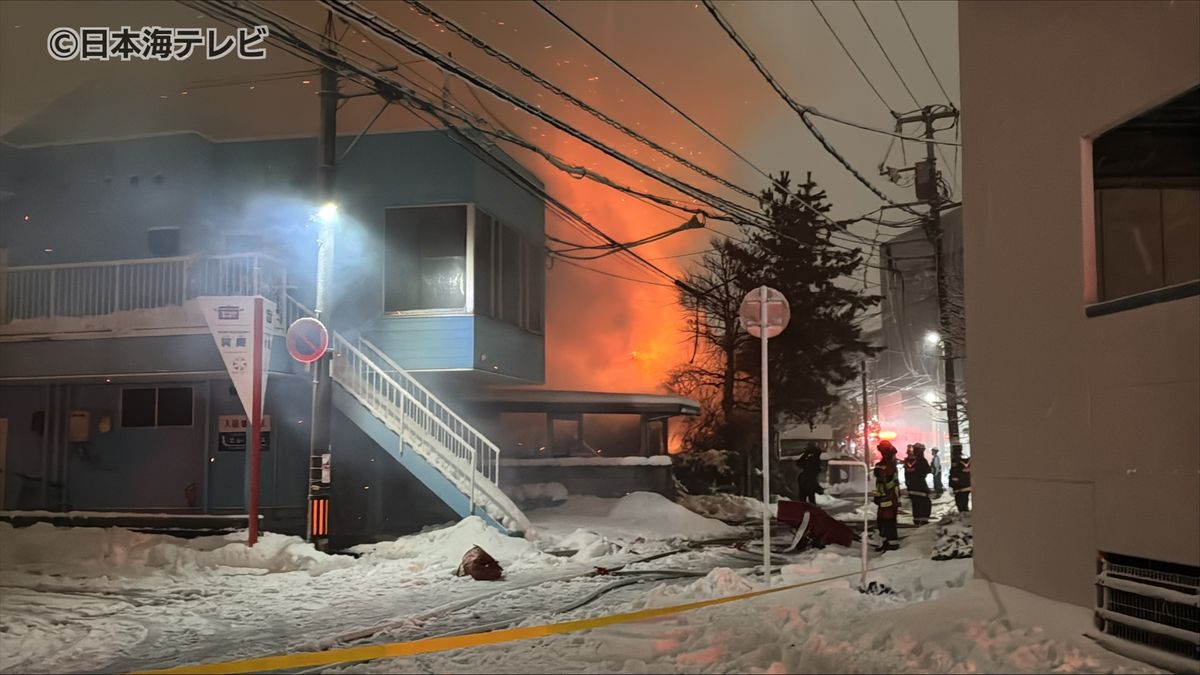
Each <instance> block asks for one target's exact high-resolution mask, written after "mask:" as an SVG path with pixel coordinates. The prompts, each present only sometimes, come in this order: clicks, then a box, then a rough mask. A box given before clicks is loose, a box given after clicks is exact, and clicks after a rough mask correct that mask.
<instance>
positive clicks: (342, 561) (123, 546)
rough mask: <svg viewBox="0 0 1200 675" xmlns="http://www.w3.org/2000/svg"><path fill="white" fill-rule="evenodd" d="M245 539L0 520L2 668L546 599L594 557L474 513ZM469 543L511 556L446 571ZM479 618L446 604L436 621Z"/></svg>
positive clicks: (566, 588) (565, 590)
mask: <svg viewBox="0 0 1200 675" xmlns="http://www.w3.org/2000/svg"><path fill="white" fill-rule="evenodd" d="M244 541H245V532H241V533H236V534H232V535H228V536H220V537H202V538H198V539H190V540H183V539H177V538H174V537H168V536H163V535H153V534H139V533H135V532H130V531H128V530H123V529H119V528H64V527H53V526H50V525H35V526H31V527H28V528H13V527H12V526H10V525H7V524H0V589H2V590H0V672H6V673H7V672H70V671H115V672H128V671H134V670H146V669H151V668H156V667H165V666H169V665H176V664H187V663H201V662H207V661H218V660H226V659H232V658H242V657H253V656H265V655H269V654H272V653H277V652H278V651H288V650H300V649H311V648H315V646H316V645H317V644H319V643H320V642H321V641H322V640H325V639H327V638H329V637H331V636H337V635H340V634H344V633H348V632H352V631H358V630H361V629H363V628H367V627H371V626H376V625H381V624H388V623H396V622H400V621H403V620H404V619H405V618H406V617H412V616H416V615H419V614H421V613H423V612H428V611H429V610H431V609H433V608H438V607H445V606H447V605H449V604H450V603H455V602H457V603H464V602H467V603H469V602H470V601H474V600H478V599H480V598H482V597H485V596H498V597H497V600H496V602H495V604H493V608H494V611H503V609H504V604H503V603H504V602H509V601H511V599H510V600H505V598H504V595H503V594H504V593H505V592H507V591H510V590H512V589H517V588H520V587H528V586H530V585H533V584H539V583H541V584H543V585H540V586H538V588H539V593H540V594H541V596H542V597H543V598H544V599H545V601H548V602H555V601H558V599H559V598H564V599H569V598H571V597H576V596H577V595H578V594H579V593H580V591H579V590H578V589H579V588H580V586H579V585H578V584H571V583H567V582H566V581H550V582H547V580H554V579H563V578H564V577H567V576H570V575H573V574H581V573H585V572H587V571H589V570H591V569H592V568H591V566H590V565H588V564H581V563H573V562H571V561H563V560H560V559H558V558H555V557H553V556H549V555H547V554H544V553H541V552H539V551H537V550H535V549H534V548H533V546H532V545H531V544H530V543H529V542H527V541H524V540H521V539H512V538H508V537H502V536H500V535H498V534H496V533H495V532H494V531H493V530H489V529H487V528H485V527H483V526H482V522H481V521H479V519H477V518H476V519H468V520H466V521H464V522H462V523H458V524H457V525H454V526H453V527H449V528H444V529H441V530H437V531H432V532H425V533H422V534H418V535H414V536H412V537H406V538H402V539H401V540H400V541H399V542H397V543H393V544H391V545H388V544H382V545H376V547H375V549H374V550H372V551H370V552H368V554H367V555H364V556H363V557H362V558H360V559H358V560H355V559H354V558H353V557H350V556H330V555H326V554H324V553H321V552H319V551H316V550H315V549H313V548H312V546H310V545H309V544H306V543H304V542H302V541H301V540H299V539H297V538H294V537H285V536H283V535H277V534H271V533H267V534H264V535H263V536H262V537H261V538H260V539H259V543H258V544H257V545H256V546H255V547H254V548H253V549H247V548H246V546H245V545H244ZM476 543H478V544H480V545H481V546H484V547H486V548H487V549H488V550H489V551H490V552H492V553H493V554H494V555H496V556H497V557H498V558H499V559H501V560H502V561H505V562H506V563H507V564H508V565H507V567H506V570H505V572H506V574H505V579H504V580H503V581H500V582H490V583H484V582H475V581H473V580H471V579H470V578H460V577H454V576H453V574H452V572H453V570H454V569H455V567H457V565H458V562H459V561H460V560H461V558H462V555H463V554H464V553H466V551H467V550H468V549H469V548H470V547H471V546H472V545H474V544H476ZM459 549H461V550H459ZM589 588H590V587H589ZM516 594H517V593H516V592H515V591H514V592H513V593H512V594H510V596H509V597H510V598H511V595H516ZM564 601H565V600H564ZM477 622H478V619H477V618H476V617H473V616H472V615H471V614H470V613H469V612H458V613H453V612H447V616H446V617H445V618H443V619H442V620H441V623H439V624H438V627H439V629H446V630H449V629H452V628H453V629H462V628H463V627H465V626H470V625H474V624H475V623H477ZM418 628H419V627H418ZM401 634H403V632H401Z"/></svg>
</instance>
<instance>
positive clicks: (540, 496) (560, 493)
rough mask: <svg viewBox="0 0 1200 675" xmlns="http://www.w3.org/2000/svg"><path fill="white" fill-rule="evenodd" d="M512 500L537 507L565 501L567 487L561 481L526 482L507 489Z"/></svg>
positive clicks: (522, 504) (530, 506)
mask: <svg viewBox="0 0 1200 675" xmlns="http://www.w3.org/2000/svg"><path fill="white" fill-rule="evenodd" d="M508 493H509V496H510V497H511V498H512V500H513V501H514V502H516V503H518V504H520V505H521V506H527V507H529V508H539V507H544V506H553V505H556V504H561V503H563V502H565V501H567V496H568V493H567V488H566V487H565V486H564V485H563V484H562V483H526V484H524V485H518V486H516V487H514V488H512V489H511V490H509V491H508Z"/></svg>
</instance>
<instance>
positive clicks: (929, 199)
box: [896, 106, 962, 452]
mask: <svg viewBox="0 0 1200 675" xmlns="http://www.w3.org/2000/svg"><path fill="white" fill-rule="evenodd" d="M939 108H944V106H939ZM941 119H954V120H957V119H958V110H956V109H954V108H945V109H939V110H935V109H934V107H932V106H926V107H924V108H922V109H921V110H920V111H919V112H917V113H914V114H912V115H902V116H900V117H898V118H897V119H896V122H897V124H898V125H901V126H903V125H904V124H908V123H915V122H920V123H922V124H924V125H925V138H926V142H925V161H923V162H918V163H917V165H916V167H914V169H915V172H916V180H915V184H916V190H917V199H918V200H920V201H922V202H924V203H925V204H927V205H928V206H929V213H928V214H927V215H926V217H925V224H924V229H925V236H926V238H927V239H929V243H931V244H933V261H934V268H935V273H936V274H937V299H938V325H939V330H940V332H941V341H940V342H941V345H942V364H943V368H944V373H945V376H944V380H945V387H946V418H947V419H946V421H947V430H948V432H949V435H950V451H951V452H954V451H955V450H959V451H961V450H962V440H961V438H960V437H959V433H958V386H957V383H956V382H955V372H954V359H955V358H957V355H956V354H955V347H956V346H957V344H956V343H957V336H956V333H955V330H954V326H953V325H952V319H951V316H950V307H949V300H948V293H947V290H948V282H947V280H946V261H945V252H944V251H943V247H942V239H943V236H942V235H943V233H942V211H941V209H942V202H943V201H945V200H944V199H943V198H942V194H941V191H940V190H939V189H938V177H939V176H938V170H937V156H936V154H935V149H936V144H935V143H934V142H933V140H934V136H933V134H934V131H935V129H934V127H933V124H934V122H936V121H938V120H941Z"/></svg>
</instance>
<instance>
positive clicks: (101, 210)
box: [0, 131, 545, 382]
mask: <svg viewBox="0 0 1200 675" xmlns="http://www.w3.org/2000/svg"><path fill="white" fill-rule="evenodd" d="M350 140H351V139H350V138H342V139H339V143H340V144H341V145H343V146H346V145H347V144H348V143H349V142H350ZM316 158H317V145H316V141H315V139H293V140H270V141H245V142H222V143H214V142H211V141H209V140H206V139H204V138H203V137H200V136H198V135H195V134H182V135H173V136H163V137H156V138H144V139H137V140H129V141H119V142H98V143H84V144H77V145H67V146H52V147H38V148H25V149H14V148H12V147H10V146H3V145H0V163H3V170H0V190H5V191H11V192H13V193H14V194H13V196H11V197H9V198H8V199H7V200H6V201H5V204H4V208H3V210H2V212H0V247H3V248H6V249H7V250H8V257H9V259H8V264H9V265H10V266H14V267H17V266H24V265H36V264H56V263H72V262H85V261H101V260H119V259H128V258H145V257H151V253H150V251H149V248H148V245H147V241H146V230H147V229H149V228H151V227H163V226H176V227H179V228H180V230H181V233H180V240H181V242H180V247H181V250H180V253H181V254H182V255H190V254H202V253H207V254H219V253H224V252H226V249H225V241H226V235H236V234H258V235H261V236H262V237H263V242H264V246H263V248H264V252H266V253H268V254H270V255H273V256H275V257H277V258H280V259H282V260H284V261H285V262H286V263H287V266H288V282H289V285H290V286H292V290H291V293H292V295H293V296H295V297H296V298H297V299H299V300H300V301H301V302H304V303H305V304H308V305H310V306H311V305H312V301H313V294H314V288H315V279H314V270H315V267H316V260H315V241H316V224H315V223H313V222H312V218H311V216H312V213H313V212H314V211H315V209H316V208H317V206H318V204H317V203H316V201H315V199H316V189H315V186H316V180H315V179H316V170H315V166H316V161H317V160H316ZM517 170H520V169H519V168H518V169H517ZM337 195H338V203H339V205H340V207H341V213H342V223H341V227H340V229H339V232H338V238H337V245H336V256H335V279H336V285H335V288H334V301H333V303H332V308H331V315H330V316H327V317H325V318H326V320H327V321H328V322H329V323H330V324H331V326H332V327H333V328H334V329H335V330H338V331H349V332H356V331H364V332H373V333H374V334H376V335H377V337H379V339H380V340H381V341H383V342H386V343H387V344H388V347H387V348H388V349H391V348H392V346H393V345H394V346H395V347H396V349H397V351H396V352H394V353H393V354H392V356H393V357H394V358H395V359H396V360H397V362H398V363H400V364H401V365H402V366H404V367H406V368H409V369H413V370H434V369H470V368H473V367H475V365H476V362H477V360H478V358H479V355H480V354H482V353H487V352H489V351H496V350H501V349H507V350H510V351H512V352H513V353H514V354H516V355H520V357H521V358H513V359H510V360H509V363H510V364H511V365H510V366H509V372H508V373H507V374H508V375H510V376H514V377H518V378H521V379H525V380H528V381H530V382H541V381H542V380H543V379H544V373H545V371H544V363H543V361H544V358H543V353H544V344H543V343H544V340H543V338H542V336H540V335H534V334H531V333H527V332H523V331H503V332H500V331H489V330H483V331H477V330H473V329H472V328H471V327H470V325H469V324H470V322H471V321H472V319H471V318H469V317H467V318H466V319H465V322H466V323H464V318H463V317H387V318H384V317H383V316H382V310H383V275H382V270H383V228H384V212H385V209H387V208H389V207H394V206H412V205H431V204H446V203H477V204H478V205H479V207H480V208H482V209H484V210H486V211H488V212H489V213H492V214H494V215H496V216H498V217H500V218H502V219H504V220H505V221H506V222H509V223H510V224H511V225H513V226H514V227H516V228H517V229H519V230H520V231H521V232H522V233H523V234H524V235H525V236H526V237H528V238H529V239H531V240H533V241H538V240H540V239H541V237H542V236H543V234H544V212H543V206H542V203H541V201H540V200H539V199H537V198H536V197H533V196H531V195H529V194H528V193H526V192H524V191H523V190H522V189H521V188H519V187H517V186H516V185H514V184H513V183H512V182H510V181H509V180H508V179H507V178H506V177H504V176H503V175H501V174H500V173H499V172H497V171H496V170H495V169H492V168H491V167H489V166H487V165H485V164H483V163H482V162H480V161H479V160H477V159H476V158H474V157H472V156H471V155H470V154H469V153H467V151H466V150H464V149H462V148H461V147H459V146H458V145H456V144H455V143H454V142H453V141H451V140H450V139H448V138H447V137H446V136H445V135H443V134H441V133H440V132H432V131H431V132H410V133H391V134H376V135H370V136H365V137H363V138H362V139H361V140H360V141H359V142H358V144H357V145H355V147H354V149H353V151H352V152H350V154H349V155H348V156H347V157H346V159H345V161H344V162H342V163H341V164H340V165H339V167H338V174H337ZM25 216H29V220H28V221H26V220H25V219H24V218H25ZM47 248H50V249H53V250H52V251H51V252H46V251H45V249H47ZM438 322H444V324H445V325H444V326H439V325H438ZM409 331H411V333H412V335H411V339H409V336H406V335H405V333H407V332H409ZM429 338H432V339H429ZM491 339H503V340H505V341H506V342H505V344H503V345H501V344H494V343H489V342H488V341H489V340H491ZM412 345H420V346H421V348H420V349H414V348H413V347H412ZM381 346H383V345H381Z"/></svg>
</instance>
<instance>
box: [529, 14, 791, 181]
mask: <svg viewBox="0 0 1200 675" xmlns="http://www.w3.org/2000/svg"><path fill="white" fill-rule="evenodd" d="M533 2H534V4H536V5H537V6H538V7H540V8H541V9H542V11H543V12H545V13H547V14H549V15H550V16H551V17H553V18H554V20H555V21H557V22H558V23H560V24H562V26H563V27H564V28H566V29H567V30H569V31H571V33H572V34H573V35H575V37H577V38H579V39H580V40H582V41H583V42H584V43H585V44H587V45H588V46H589V47H591V48H592V49H594V50H595V51H596V52H597V53H598V54H600V55H601V56H603V57H604V58H605V59H607V60H608V62H609V63H610V64H612V65H613V66H615V67H616V68H617V69H618V70H620V71H621V72H622V73H625V74H626V75H628V76H629V77H630V79H632V80H633V81H634V82H637V83H638V84H640V85H642V88H643V89H645V90H646V91H648V92H650V93H651V94H652V95H653V96H654V97H655V98H657V99H658V100H659V101H662V102H663V103H664V104H666V105H667V107H669V108H670V109H671V110H674V111H675V112H676V113H678V114H679V115H680V116H681V117H683V119H685V120H687V121H688V122H691V124H692V126H694V127H696V128H697V129H699V130H700V131H701V132H703V133H704V135H706V136H708V137H709V138H711V139H712V140H714V141H716V142H717V143H719V144H720V145H721V147H723V148H725V149H726V150H728V151H729V152H731V153H732V154H733V155H734V156H735V157H737V158H738V159H740V160H742V161H743V162H745V163H746V165H747V166H749V167H750V168H752V169H754V170H755V171H757V172H758V173H759V174H760V175H761V176H762V177H763V178H766V179H767V180H774V179H772V178H771V176H770V175H769V174H768V173H767V172H766V171H763V170H762V169H760V168H759V167H758V165H756V164H755V163H754V162H751V161H750V160H749V159H746V157H744V156H743V155H742V153H740V152H738V151H737V150H735V149H733V147H731V146H730V145H729V144H728V143H726V142H725V141H723V140H721V139H720V138H717V137H716V136H715V135H714V134H713V133H712V132H711V131H709V130H708V129H707V128H705V127H704V125H702V124H700V123H699V122H697V121H696V120H694V119H692V117H691V115H688V114H687V113H686V112H684V111H683V110H681V109H680V108H679V107H678V106H676V105H675V104H674V103H671V102H670V101H668V100H667V99H666V98H664V97H663V95H662V94H660V93H658V90H656V89H655V88H654V87H652V86H650V85H649V84H647V83H646V82H645V81H644V80H642V78H640V77H638V76H637V75H635V74H634V73H632V72H631V71H630V70H629V69H628V68H626V67H625V66H623V65H621V63H620V62H619V61H617V60H616V59H615V58H613V57H612V56H610V55H609V54H608V52H606V51H604V50H603V49H601V48H600V46H599V45H597V44H596V43H594V42H592V41H591V40H589V39H588V38H587V36H585V35H584V34H583V33H580V32H579V31H578V30H576V29H575V27H574V26H572V25H571V24H569V23H567V22H566V21H565V20H564V19H563V18H562V17H560V16H559V15H558V14H555V13H554V10H552V9H550V8H549V7H547V6H546V4H545V3H544V2H542V0H533Z"/></svg>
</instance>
